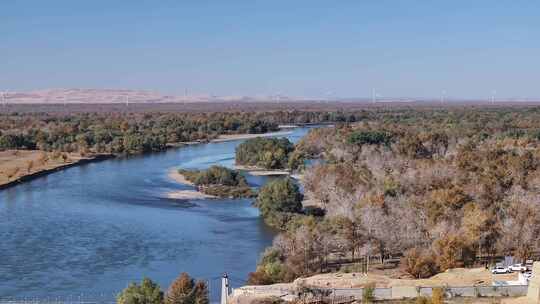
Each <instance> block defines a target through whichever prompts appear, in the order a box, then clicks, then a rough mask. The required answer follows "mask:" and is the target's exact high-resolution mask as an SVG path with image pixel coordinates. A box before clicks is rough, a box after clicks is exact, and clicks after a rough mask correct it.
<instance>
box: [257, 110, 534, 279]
mask: <svg viewBox="0 0 540 304" xmlns="http://www.w3.org/2000/svg"><path fill="white" fill-rule="evenodd" d="M368 116H369V118H366V119H364V120H362V121H360V122H356V123H344V124H340V125H337V126H336V127H334V128H318V129H313V130H312V131H311V132H310V133H309V134H308V135H307V136H305V137H304V138H303V139H302V140H301V141H300V142H299V143H298V144H297V146H296V147H295V151H294V153H297V154H301V155H303V157H305V158H307V159H313V160H316V162H314V164H313V165H310V166H306V168H305V169H304V170H303V172H302V178H301V183H302V185H303V188H304V193H303V196H304V197H303V202H302V204H303V209H302V208H300V207H299V206H298V204H297V202H296V200H289V201H290V204H289V205H288V206H285V207H284V206H282V207H281V208H280V210H278V211H277V212H276V211H275V210H262V215H263V216H264V217H265V219H266V218H270V219H271V220H270V222H271V223H272V222H276V221H277V222H278V223H279V224H278V225H274V226H275V227H281V233H280V234H279V235H278V236H277V237H276V238H275V240H274V243H273V245H272V246H271V247H270V248H268V249H267V250H266V251H265V253H264V254H263V256H262V257H261V260H260V262H259V265H258V267H257V270H256V271H255V272H254V273H252V274H251V275H250V283H252V284H270V283H276V282H287V281H291V280H293V279H295V278H297V277H301V276H307V275H312V274H316V273H321V272H326V271H329V270H330V269H329V267H328V265H330V264H332V261H336V260H343V259H345V260H348V261H358V262H360V261H369V260H370V259H369V258H370V257H371V259H373V258H376V259H377V260H379V261H380V262H384V260H385V259H387V258H389V257H400V258H401V264H402V265H403V267H404V268H405V270H406V271H407V272H408V273H409V274H410V275H411V276H412V277H416V278H423V277H429V276H431V275H433V274H436V273H438V272H442V271H445V270H447V269H450V268H455V267H468V266H473V265H478V264H479V263H483V262H485V261H492V262H494V261H495V260H494V258H495V257H501V256H504V255H513V256H515V257H516V258H517V259H518V260H522V261H524V260H526V259H529V258H531V257H533V256H538V253H539V250H540V238H539V237H538V236H539V235H540V170H539V168H540V167H539V166H540V108H538V107H519V108H518V107H512V108H495V107H493V108H489V107H464V108H461V107H454V108H440V109H434V108H431V109H429V108H428V109H419V108H417V109H415V108H411V109H408V110H407V109H405V110H401V111H392V110H389V111H386V112H378V113H371V114H370V115H368ZM263 192H264V189H261V194H260V195H259V200H261V195H262V194H263ZM274 192H275V191H267V195H270V196H272V193H274ZM293 192H294V191H293ZM276 196H277V194H276ZM282 201H286V200H282ZM307 206H311V207H313V208H320V209H322V211H323V212H317V213H313V214H308V213H306V212H305V208H306V207H307ZM276 214H277V215H278V216H276ZM276 219H277V220H276Z"/></svg>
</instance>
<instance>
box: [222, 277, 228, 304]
mask: <svg viewBox="0 0 540 304" xmlns="http://www.w3.org/2000/svg"><path fill="white" fill-rule="evenodd" d="M228 297H229V277H228V276H227V274H226V273H225V274H224V275H223V277H222V278H221V304H227V298H228Z"/></svg>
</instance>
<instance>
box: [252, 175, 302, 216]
mask: <svg viewBox="0 0 540 304" xmlns="http://www.w3.org/2000/svg"><path fill="white" fill-rule="evenodd" d="M302 199H303V195H302V194H301V193H300V190H299V188H298V186H297V185H296V184H295V183H294V181H293V180H292V179H291V178H288V177H287V178H284V179H277V180H274V181H271V182H269V183H267V184H266V185H264V186H263V187H262V188H261V191H260V192H259V196H258V197H257V201H256V205H257V207H259V210H260V211H261V215H262V216H263V217H264V218H265V220H267V219H271V218H272V217H275V216H278V215H279V214H280V213H300V212H301V211H302Z"/></svg>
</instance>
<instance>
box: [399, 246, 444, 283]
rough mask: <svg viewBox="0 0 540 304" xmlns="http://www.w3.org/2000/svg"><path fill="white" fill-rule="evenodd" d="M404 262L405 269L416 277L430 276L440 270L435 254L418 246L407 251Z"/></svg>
mask: <svg viewBox="0 0 540 304" xmlns="http://www.w3.org/2000/svg"><path fill="white" fill-rule="evenodd" d="M403 263H404V264H405V271H407V273H408V274H410V275H412V276H413V277H414V278H416V279H421V278H429V277H431V276H432V275H434V274H436V273H437V271H438V269H437V266H436V264H435V258H434V256H433V254H432V253H430V252H428V251H425V250H422V249H418V248H412V249H410V250H409V251H407V252H406V253H405V256H404V257H403Z"/></svg>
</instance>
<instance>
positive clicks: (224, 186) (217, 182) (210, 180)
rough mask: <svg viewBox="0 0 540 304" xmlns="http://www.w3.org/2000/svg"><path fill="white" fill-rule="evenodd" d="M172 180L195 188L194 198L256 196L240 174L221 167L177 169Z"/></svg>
mask: <svg viewBox="0 0 540 304" xmlns="http://www.w3.org/2000/svg"><path fill="white" fill-rule="evenodd" d="M173 178H174V179H175V180H177V181H179V182H183V183H185V184H189V185H192V186H195V187H197V190H198V194H197V195H196V197H200V196H204V197H205V198H208V197H219V198H251V197H255V196H256V195H257V193H256V192H255V191H254V190H253V189H252V188H251V187H250V186H249V185H248V183H247V180H246V178H245V177H244V176H243V175H242V174H240V172H238V171H236V170H233V169H229V168H226V167H223V166H218V165H213V166H211V167H210V168H208V169H204V170H186V169H179V170H177V172H176V174H174V175H173ZM184 194H187V193H184ZM176 195H178V193H177V194H176ZM191 198H193V197H191Z"/></svg>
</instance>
